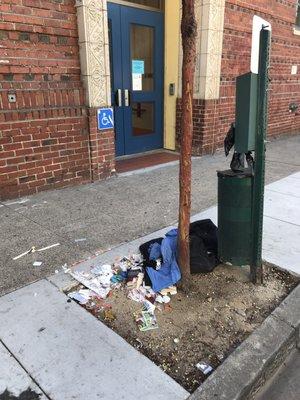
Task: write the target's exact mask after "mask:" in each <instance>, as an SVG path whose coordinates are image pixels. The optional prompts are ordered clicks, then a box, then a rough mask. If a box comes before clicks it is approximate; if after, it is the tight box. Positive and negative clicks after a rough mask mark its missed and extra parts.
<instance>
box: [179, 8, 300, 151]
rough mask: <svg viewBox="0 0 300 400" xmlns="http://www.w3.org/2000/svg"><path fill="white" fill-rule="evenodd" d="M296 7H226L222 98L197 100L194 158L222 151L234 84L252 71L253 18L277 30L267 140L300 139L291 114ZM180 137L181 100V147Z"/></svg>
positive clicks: (297, 48) (298, 56)
mask: <svg viewBox="0 0 300 400" xmlns="http://www.w3.org/2000/svg"><path fill="white" fill-rule="evenodd" d="M296 3H297V1H296V0H272V1H270V2H267V1H265V0H261V1H258V0H256V1H255V2H250V1H247V0H229V1H226V5H225V21H224V36H223V53H222V63H221V82H220V97H219V99H218V100H197V99H195V100H194V141H193V153H194V154H198V155H199V154H205V153H212V152H214V151H215V150H216V149H217V148H218V147H221V146H222V145H223V140H224V136H225V134H226V132H227V130H228V128H229V126H230V123H231V122H233V121H234V114H235V78H236V76H238V75H241V74H244V73H246V72H249V70H250V49H251V34H252V18H253V15H254V14H255V15H259V16H261V17H262V18H264V19H265V20H268V21H270V22H271V24H272V29H273V32H272V47H271V69H270V77H271V85H270V94H269V100H270V102H269V124H268V135H270V136H277V135H283V134H294V133H300V116H299V115H295V114H291V113H289V104H290V103H292V102H295V103H297V104H299V105H300V36H297V35H295V34H294V24H295V19H296ZM254 4H255V5H254ZM292 65H297V66H298V72H297V74H296V75H291V68H292ZM179 136H180V100H179V101H178V106H177V143H179V140H178V139H179Z"/></svg>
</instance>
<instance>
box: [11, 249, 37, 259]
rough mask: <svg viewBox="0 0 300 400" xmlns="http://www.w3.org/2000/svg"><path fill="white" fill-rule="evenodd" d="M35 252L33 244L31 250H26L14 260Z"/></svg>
mask: <svg viewBox="0 0 300 400" xmlns="http://www.w3.org/2000/svg"><path fill="white" fill-rule="evenodd" d="M34 252H35V247H34V246H32V247H31V248H30V249H29V250H27V251H24V253H22V254H19V255H18V256H16V257H14V258H13V260H18V259H19V258H21V257H24V256H26V255H27V254H30V253H34Z"/></svg>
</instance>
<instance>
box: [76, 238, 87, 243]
mask: <svg viewBox="0 0 300 400" xmlns="http://www.w3.org/2000/svg"><path fill="white" fill-rule="evenodd" d="M85 241H86V238H80V239H75V240H74V242H75V243H80V242H85Z"/></svg>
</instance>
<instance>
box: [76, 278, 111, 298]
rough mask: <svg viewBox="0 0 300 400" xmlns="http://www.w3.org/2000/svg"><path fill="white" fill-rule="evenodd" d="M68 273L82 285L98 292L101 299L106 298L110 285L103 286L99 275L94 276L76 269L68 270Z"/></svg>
mask: <svg viewBox="0 0 300 400" xmlns="http://www.w3.org/2000/svg"><path fill="white" fill-rule="evenodd" d="M69 274H70V275H71V276H73V278H75V279H76V280H77V281H78V282H80V283H81V284H82V285H84V286H85V287H87V288H88V289H90V290H92V291H93V292H95V293H96V294H98V296H100V297H101V299H106V297H107V295H108V293H109V292H110V287H109V286H108V287H103V286H102V283H101V282H100V281H99V277H95V276H94V275H91V274H89V273H86V272H77V271H74V272H69Z"/></svg>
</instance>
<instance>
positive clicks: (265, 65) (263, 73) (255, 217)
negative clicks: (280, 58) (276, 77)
mask: <svg viewBox="0 0 300 400" xmlns="http://www.w3.org/2000/svg"><path fill="white" fill-rule="evenodd" d="M270 39H271V32H270V31H269V30H266V29H265V28H262V30H261V32H260V45H259V68H258V102H257V106H258V108H257V120H256V138H255V165H254V180H253V198H252V252H251V263H250V270H251V280H252V282H253V283H262V235H263V211H264V186H265V141H266V131H267V120H268V84H269V76H268V69H269V59H270V56H269V53H270Z"/></svg>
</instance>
